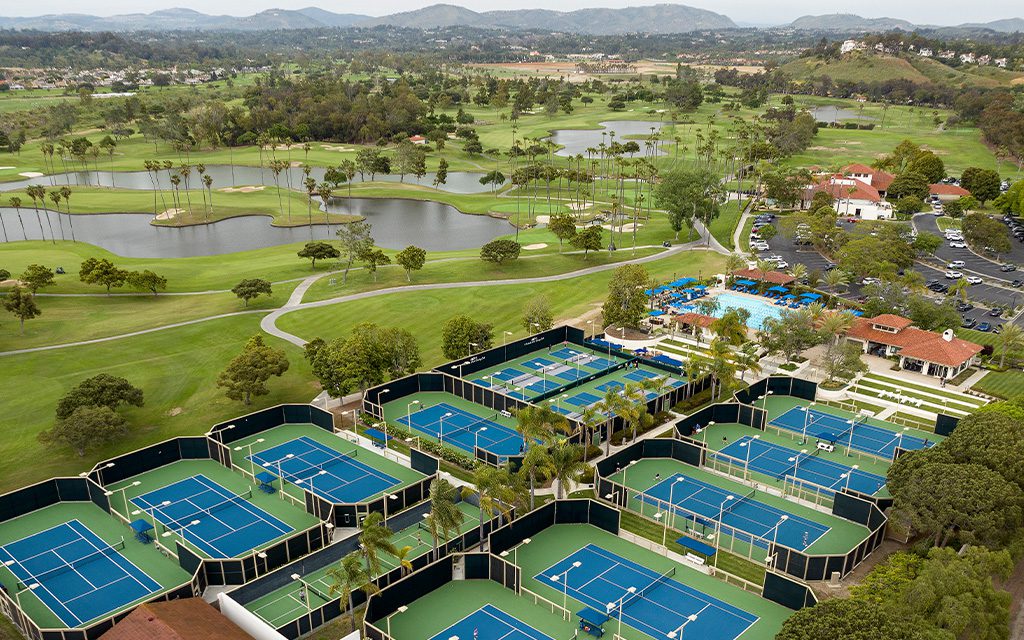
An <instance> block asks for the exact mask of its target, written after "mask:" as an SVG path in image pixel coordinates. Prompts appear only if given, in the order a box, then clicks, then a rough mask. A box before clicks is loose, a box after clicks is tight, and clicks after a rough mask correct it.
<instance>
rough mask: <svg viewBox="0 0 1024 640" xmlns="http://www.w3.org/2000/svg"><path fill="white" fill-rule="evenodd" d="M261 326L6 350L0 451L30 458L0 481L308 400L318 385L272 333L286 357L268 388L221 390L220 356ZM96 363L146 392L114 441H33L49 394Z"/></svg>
mask: <svg viewBox="0 0 1024 640" xmlns="http://www.w3.org/2000/svg"><path fill="white" fill-rule="evenodd" d="M259 332H260V329H259V318H258V317H257V316H253V315H249V316H238V317H233V318H224V319H220V320H211V321H209V322H206V323H201V324H197V325H190V326H186V327H180V328H176V329H169V330H167V331H161V332H157V333H151V334H146V335H142V336H137V337H134V338H130V339H123V340H114V341H110V342H104V343H99V344H92V345H86V346H80V347H73V348H71V349H58V350H54V351H43V352H38V353H26V354H20V355H11V356H4V357H3V358H0V365H2V366H3V368H4V372H5V379H7V380H9V381H13V382H12V384H10V385H9V386H8V390H7V392H6V393H5V394H4V403H3V406H4V415H5V423H6V424H7V425H8V427H7V430H6V437H5V438H4V439H3V442H0V456H4V459H6V460H31V461H32V464H18V465H6V466H5V467H4V469H3V473H2V475H0V489H2V490H3V491H8V490H10V489H12V488H15V487H18V486H21V485H24V484H28V483H31V482H36V481H38V480H41V479H43V478H49V477H53V476H65V475H74V474H76V473H78V472H81V471H87V470H89V469H90V468H91V467H92V464H93V463H94V462H95V461H97V460H102V459H105V458H108V457H113V456H115V455H118V454H121V453H124V452H127V451H132V450H134V449H138V448H139V447H142V446H145V445H147V444H151V443H154V442H159V441H161V440H165V439H167V438H170V437H174V436H178V435H195V434H201V433H203V432H205V431H208V430H209V429H210V427H212V426H213V425H214V424H216V423H217V422H220V421H222V420H227V419H229V418H232V417H235V416H238V415H241V414H244V413H249V412H250V411H255V410H257V409H261V408H263V407H267V406H272V405H275V404H278V403H281V402H307V401H308V400H309V399H310V398H311V397H313V396H314V395H316V393H317V392H318V391H319V385H316V384H314V382H313V378H312V376H311V374H310V373H309V367H308V365H307V364H306V362H305V360H303V358H302V352H301V350H300V349H298V348H297V347H294V346H293V345H290V344H287V343H284V342H281V341H279V340H276V339H274V338H267V343H268V344H270V345H272V346H274V347H277V348H283V349H285V351H286V353H287V354H288V359H289V361H290V363H291V366H290V368H289V370H288V372H287V373H286V374H285V375H284V377H283V378H272V379H271V380H270V381H269V382H268V387H269V388H270V394H269V395H267V396H263V397H259V398H256V399H255V400H254V404H252V405H249V406H246V405H244V404H242V403H241V402H236V401H234V400H229V399H228V398H226V397H225V396H224V394H223V390H222V389H220V388H218V387H217V386H216V384H215V382H216V379H217V375H218V374H219V373H220V371H221V370H222V369H223V368H224V366H225V364H226V363H227V362H228V361H229V360H230V359H231V358H233V357H234V356H235V355H237V354H238V353H239V352H240V351H241V349H242V346H243V345H244V344H245V341H246V340H248V339H249V337H250V336H252V335H255V334H257V333H259ZM99 373H109V374H111V375H118V376H126V377H127V378H128V379H129V380H130V381H131V382H132V384H134V385H136V386H138V387H140V388H141V389H142V390H143V392H144V393H145V402H146V404H145V406H143V407H141V408H135V407H130V408H127V409H123V410H122V411H123V413H124V415H125V417H126V418H127V419H128V422H129V424H130V425H131V428H130V430H129V432H128V434H127V435H125V436H123V437H121V438H119V439H118V440H116V441H115V442H113V443H111V444H109V445H106V446H103V447H99V448H96V449H94V450H90V452H89V453H88V454H87V455H86V456H85V457H81V458H80V457H78V456H77V455H75V454H74V453H73V452H72V451H71V450H70V449H69V448H64V447H59V446H58V447H55V446H53V445H47V444H43V443H41V442H39V441H38V440H37V439H36V435H37V434H38V433H39V432H40V431H42V430H44V429H47V428H49V427H50V426H51V425H52V424H53V419H54V416H53V408H54V406H55V405H56V403H57V400H58V399H59V398H60V397H61V396H63V395H64V394H65V393H66V392H67V391H68V390H70V389H71V388H72V387H73V386H75V385H77V384H78V383H79V382H81V381H82V380H83V379H85V378H87V377H90V376H94V375H96V374H99Z"/></svg>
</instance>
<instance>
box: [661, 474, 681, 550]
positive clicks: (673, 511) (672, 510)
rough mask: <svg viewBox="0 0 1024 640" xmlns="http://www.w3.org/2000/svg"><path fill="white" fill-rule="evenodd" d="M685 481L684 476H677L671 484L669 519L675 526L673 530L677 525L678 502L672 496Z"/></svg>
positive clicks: (662, 544)
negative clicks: (678, 485)
mask: <svg viewBox="0 0 1024 640" xmlns="http://www.w3.org/2000/svg"><path fill="white" fill-rule="evenodd" d="M684 480H686V478H685V477H683V476H676V478H675V480H673V481H672V484H670V485H669V487H668V508H669V514H670V515H669V517H670V518H672V526H673V528H674V527H675V524H676V502H675V499H674V498H673V497H672V496H673V492H674V491H675V490H676V485H677V484H679V483H680V482H683V481H684ZM667 525H668V523H667V522H666V531H667V530H668V529H667ZM661 546H663V547H664V546H665V542H664V540H663V541H662V543H661Z"/></svg>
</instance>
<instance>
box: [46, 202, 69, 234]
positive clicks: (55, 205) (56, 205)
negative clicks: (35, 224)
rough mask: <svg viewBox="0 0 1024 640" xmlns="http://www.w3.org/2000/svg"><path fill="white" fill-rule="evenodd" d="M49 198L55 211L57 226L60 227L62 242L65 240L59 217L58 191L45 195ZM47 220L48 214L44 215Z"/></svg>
mask: <svg viewBox="0 0 1024 640" xmlns="http://www.w3.org/2000/svg"><path fill="white" fill-rule="evenodd" d="M47 195H48V196H49V197H50V201H51V202H53V206H54V207H55V208H56V209H57V226H58V227H60V239H61V242H63V241H64V240H65V239H66V238H65V237H64V221H63V220H62V219H61V217H60V200H61V195H60V191H51V192H49V193H48V194H47ZM46 218H47V220H49V218H50V214H46Z"/></svg>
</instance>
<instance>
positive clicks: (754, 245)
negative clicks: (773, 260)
mask: <svg viewBox="0 0 1024 640" xmlns="http://www.w3.org/2000/svg"><path fill="white" fill-rule="evenodd" d="M750 248H751V249H754V250H755V251H767V250H768V249H769V247H768V243H767V242H765V241H763V240H761V241H759V242H751V243H750Z"/></svg>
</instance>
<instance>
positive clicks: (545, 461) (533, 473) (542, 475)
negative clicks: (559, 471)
mask: <svg viewBox="0 0 1024 640" xmlns="http://www.w3.org/2000/svg"><path fill="white" fill-rule="evenodd" d="M555 471H556V469H555V465H554V462H553V461H552V459H551V454H550V453H549V452H548V449H547V447H530V449H529V450H528V451H527V452H526V455H525V456H524V457H523V463H522V465H520V467H519V472H520V473H522V474H525V475H526V478H527V480H528V482H529V485H530V511H533V508H534V506H535V500H536V496H537V493H536V488H537V480H538V479H539V480H541V481H543V482H547V481H548V480H550V479H551V478H553V477H554V475H555Z"/></svg>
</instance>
